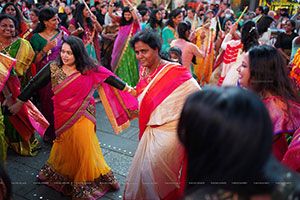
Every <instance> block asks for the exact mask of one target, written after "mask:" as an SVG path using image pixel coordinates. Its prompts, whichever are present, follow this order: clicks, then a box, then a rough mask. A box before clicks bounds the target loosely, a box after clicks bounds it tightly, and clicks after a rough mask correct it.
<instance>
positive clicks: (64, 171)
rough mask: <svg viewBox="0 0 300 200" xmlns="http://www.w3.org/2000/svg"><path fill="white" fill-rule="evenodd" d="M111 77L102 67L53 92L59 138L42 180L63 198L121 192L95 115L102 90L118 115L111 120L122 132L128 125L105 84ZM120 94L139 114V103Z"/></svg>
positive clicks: (69, 80)
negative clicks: (104, 152)
mask: <svg viewBox="0 0 300 200" xmlns="http://www.w3.org/2000/svg"><path fill="white" fill-rule="evenodd" d="M51 65H54V63H52V64H51ZM50 67H52V66H50ZM51 73H52V72H51ZM111 75H113V74H112V72H110V71H109V70H107V69H106V68H104V67H99V68H98V70H97V71H92V70H89V71H87V72H86V73H85V74H84V75H81V73H79V72H75V73H74V74H72V75H70V76H68V77H67V78H65V79H64V80H63V81H62V82H61V83H59V84H58V85H57V86H55V87H54V88H53V92H54V97H53V101H54V115H55V127H56V135H57V137H56V139H55V140H54V145H53V148H52V149H51V153H50V157H49V160H48V161H47V162H46V164H45V165H44V166H43V167H42V169H41V171H40V173H39V178H40V179H41V180H42V181H43V182H46V183H47V185H49V186H50V187H53V188H54V189H55V190H57V191H59V192H62V193H63V194H64V195H72V199H97V198H99V197H101V196H102V195H104V194H105V193H106V192H107V191H108V190H109V189H110V188H111V187H113V188H115V189H118V186H119V184H118V182H117V180H116V179H115V177H114V175H113V172H112V171H111V169H110V168H109V166H108V165H107V164H106V163H105V160H104V158H103V155H102V152H101V148H100V145H99V141H98V139H97V136H96V133H95V131H96V118H95V116H96V114H95V102H94V99H93V97H92V94H93V93H94V91H95V89H96V88H97V87H100V88H101V93H100V94H102V92H103V93H104V94H103V95H104V96H105V97H107V98H108V99H109V101H110V102H109V103H108V104H106V105H105V106H108V107H109V109H110V111H112V113H113V114H116V115H110V116H108V117H109V118H114V119H113V120H114V121H115V122H116V123H117V124H118V125H119V128H120V129H121V128H124V126H123V125H124V124H126V125H128V123H129V122H128V121H129V117H126V116H125V115H122V113H125V114H126V112H125V111H124V110H123V111H122V107H121V105H120V103H119V104H118V103H117V101H118V102H119V101H120V100H119V99H118V98H116V97H115V96H110V95H111V94H112V93H113V92H114V90H112V89H111V90H110V89H108V88H109V87H111V86H108V85H107V84H105V83H104V80H105V79H106V78H107V77H109V76H111ZM100 85H101V86H100ZM100 88H99V90H100ZM105 91H110V92H111V93H105ZM118 94H120V96H121V99H122V98H124V99H122V100H123V104H124V105H131V107H130V108H131V109H135V110H137V108H138V105H137V103H138V102H137V100H135V101H133V102H128V101H129V100H132V99H134V97H131V96H130V94H129V93H127V92H120V93H118ZM105 106H104V107H105ZM110 106H111V107H110ZM120 111H122V112H120ZM120 129H117V130H119V131H121V130H120ZM70 155H71V156H70Z"/></svg>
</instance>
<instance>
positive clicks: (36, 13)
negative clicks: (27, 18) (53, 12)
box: [30, 8, 40, 17]
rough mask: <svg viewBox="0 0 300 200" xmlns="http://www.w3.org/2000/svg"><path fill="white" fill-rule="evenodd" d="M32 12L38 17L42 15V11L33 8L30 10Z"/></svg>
mask: <svg viewBox="0 0 300 200" xmlns="http://www.w3.org/2000/svg"><path fill="white" fill-rule="evenodd" d="M30 11H32V12H34V14H35V15H36V16H37V17H39V15H40V10H39V9H37V8H33V9H30Z"/></svg>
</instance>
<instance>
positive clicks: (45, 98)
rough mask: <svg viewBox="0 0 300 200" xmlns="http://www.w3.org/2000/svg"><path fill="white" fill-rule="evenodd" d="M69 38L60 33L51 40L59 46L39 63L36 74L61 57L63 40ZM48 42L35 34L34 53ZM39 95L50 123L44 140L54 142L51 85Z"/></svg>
mask: <svg viewBox="0 0 300 200" xmlns="http://www.w3.org/2000/svg"><path fill="white" fill-rule="evenodd" d="M65 37H67V34H66V33H65V32H64V31H59V32H58V33H57V34H56V35H55V36H53V38H51V39H50V41H51V40H54V39H55V38H56V39H57V46H56V47H54V48H53V49H51V50H50V51H49V52H48V54H47V55H46V56H45V57H44V58H43V59H42V60H41V61H40V62H39V63H36V72H39V71H40V70H41V69H42V68H43V67H44V66H45V65H46V64H48V63H49V62H50V61H53V60H55V59H56V57H57V56H58V55H59V51H60V46H61V44H62V39H63V38H65ZM47 42H48V41H47V40H46V39H44V38H43V37H42V36H40V35H39V34H38V33H35V34H34V35H33V36H32V37H31V39H30V43H31V45H32V48H33V49H34V51H36V52H39V51H41V50H42V49H43V48H44V47H45V46H46V44H47ZM38 95H39V104H40V109H41V112H42V113H43V115H44V116H45V117H46V119H47V121H48V122H49V123H50V126H49V127H48V129H47V131H46V133H45V135H44V139H45V140H46V141H52V140H54V139H55V129H54V115H53V110H54V108H53V101H52V99H51V98H52V96H53V92H52V90H51V85H50V83H49V84H48V85H47V86H46V87H44V88H42V89H40V90H39V91H38Z"/></svg>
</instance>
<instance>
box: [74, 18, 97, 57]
mask: <svg viewBox="0 0 300 200" xmlns="http://www.w3.org/2000/svg"><path fill="white" fill-rule="evenodd" d="M70 24H72V25H73V26H74V27H77V26H76V22H75V19H74V18H73V19H71V21H70ZM82 41H83V43H84V45H85V48H86V49H87V51H88V54H89V55H90V56H91V57H92V58H94V59H95V60H97V61H98V63H101V55H100V45H99V34H98V31H97V30H96V27H95V26H93V29H92V30H91V29H90V28H89V27H88V25H87V24H85V26H84V35H83V37H82Z"/></svg>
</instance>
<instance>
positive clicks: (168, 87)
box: [139, 64, 192, 139]
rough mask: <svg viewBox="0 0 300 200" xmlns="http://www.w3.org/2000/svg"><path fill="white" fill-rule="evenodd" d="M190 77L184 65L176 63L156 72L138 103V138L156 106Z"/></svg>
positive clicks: (140, 136)
mask: <svg viewBox="0 0 300 200" xmlns="http://www.w3.org/2000/svg"><path fill="white" fill-rule="evenodd" d="M191 78H192V76H191V74H190V73H189V72H188V70H187V68H186V67H183V66H181V65H176V64H169V65H167V66H165V67H164V68H163V69H161V71H159V72H158V75H157V76H156V77H155V79H154V80H153V82H152V83H151V86H150V87H149V88H148V90H147V91H146V94H145V96H144V97H143V100H142V102H141V105H140V117H139V127H140V135H139V139H141V138H142V136H143V133H144V131H145V129H146V126H147V123H148V121H149V119H150V116H151V114H152V112H153V111H154V110H155V109H156V108H157V106H158V105H160V104H161V103H162V102H163V101H164V100H165V99H166V98H167V97H168V96H169V95H170V94H171V93H172V92H173V91H174V90H175V89H176V88H177V87H178V86H180V85H181V84H182V83H184V82H186V81H187V80H189V79H191Z"/></svg>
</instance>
